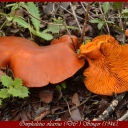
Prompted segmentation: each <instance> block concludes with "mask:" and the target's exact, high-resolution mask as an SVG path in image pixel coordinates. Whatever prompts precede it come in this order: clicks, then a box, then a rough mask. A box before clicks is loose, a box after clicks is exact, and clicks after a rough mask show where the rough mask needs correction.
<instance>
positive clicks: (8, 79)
mask: <svg viewBox="0 0 128 128" xmlns="http://www.w3.org/2000/svg"><path fill="white" fill-rule="evenodd" d="M1 82H2V85H3V86H5V87H10V86H12V82H13V80H12V78H11V77H9V76H7V75H3V76H1Z"/></svg>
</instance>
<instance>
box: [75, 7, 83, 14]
mask: <svg viewBox="0 0 128 128" xmlns="http://www.w3.org/2000/svg"><path fill="white" fill-rule="evenodd" d="M76 13H77V14H79V15H83V14H85V11H84V9H83V8H79V9H76Z"/></svg>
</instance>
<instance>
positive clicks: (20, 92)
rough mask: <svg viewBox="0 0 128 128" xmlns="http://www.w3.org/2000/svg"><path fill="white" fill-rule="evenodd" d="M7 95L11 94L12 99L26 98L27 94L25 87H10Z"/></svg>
mask: <svg viewBox="0 0 128 128" xmlns="http://www.w3.org/2000/svg"><path fill="white" fill-rule="evenodd" d="M8 93H9V94H11V95H12V96H13V97H19V98H24V97H26V96H28V93H29V92H28V88H27V87H24V86H22V87H21V88H14V87H10V88H9V90H8Z"/></svg>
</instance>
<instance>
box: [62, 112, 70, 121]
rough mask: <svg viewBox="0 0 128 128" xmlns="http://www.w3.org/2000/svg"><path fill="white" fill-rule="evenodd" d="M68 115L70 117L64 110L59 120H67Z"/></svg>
mask: <svg viewBox="0 0 128 128" xmlns="http://www.w3.org/2000/svg"><path fill="white" fill-rule="evenodd" d="M69 117H70V115H69V112H65V113H63V114H62V115H61V120H62V121H68V120H69Z"/></svg>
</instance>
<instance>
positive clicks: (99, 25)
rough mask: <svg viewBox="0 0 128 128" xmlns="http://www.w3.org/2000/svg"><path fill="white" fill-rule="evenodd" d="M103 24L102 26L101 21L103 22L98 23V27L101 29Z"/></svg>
mask: <svg viewBox="0 0 128 128" xmlns="http://www.w3.org/2000/svg"><path fill="white" fill-rule="evenodd" d="M103 26H104V23H103V22H100V23H99V24H98V29H99V30H101V29H102V27H103Z"/></svg>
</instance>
